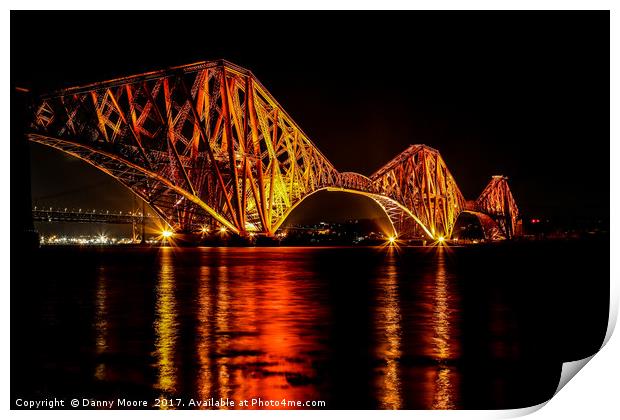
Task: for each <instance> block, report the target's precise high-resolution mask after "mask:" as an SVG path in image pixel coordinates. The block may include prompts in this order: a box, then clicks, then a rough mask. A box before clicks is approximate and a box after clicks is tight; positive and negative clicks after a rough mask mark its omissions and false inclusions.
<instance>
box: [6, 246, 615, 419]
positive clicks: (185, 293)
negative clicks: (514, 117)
mask: <svg viewBox="0 0 620 420" xmlns="http://www.w3.org/2000/svg"><path fill="white" fill-rule="evenodd" d="M25 257H27V258H28V260H27V261H26V262H25V263H21V264H19V266H15V263H14V264H13V266H12V279H11V286H12V290H11V397H12V404H13V407H14V408H16V407H15V400H16V399H17V398H30V399H37V398H53V397H57V398H80V399H81V398H93V399H117V398H128V399H147V400H148V401H149V404H150V405H152V403H153V401H154V399H155V398H172V399H176V398H180V399H181V400H182V401H183V402H185V403H187V401H188V400H189V399H190V398H194V399H196V400H206V399H209V398H215V399H218V398H224V399H226V398H229V399H232V400H243V399H252V398H261V399H263V400H282V399H287V400H300V401H304V402H305V401H307V400H322V401H325V406H326V408H352V409H364V408H386V409H392V408H401V409H454V408H477V409H485V408H514V407H523V406H529V405H533V404H538V403H540V402H542V401H545V400H546V399H548V398H550V397H551V396H552V395H553V392H554V390H555V388H556V386H557V382H558V379H559V374H560V369H561V362H562V361H563V360H573V359H577V358H582V357H585V356H588V355H590V354H592V353H593V352H595V351H596V350H597V349H598V348H599V346H600V344H601V342H602V339H603V336H604V333H605V328H606V322H607V312H608V302H609V296H608V290H609V289H608V287H609V271H608V267H609V242H608V241H585V242H555V243H523V244H519V243H515V244H503V245H493V246H479V247H472V248H456V247H451V248H449V249H445V248H401V249H400V250H395V249H390V248H150V249H144V248H131V249H121V248H101V249H97V248H83V249H79V248H64V249H63V248H44V249H41V250H39V251H38V252H36V253H34V254H27V255H25ZM14 261H15V260H14ZM173 403H175V404H176V401H174V402H173Z"/></svg>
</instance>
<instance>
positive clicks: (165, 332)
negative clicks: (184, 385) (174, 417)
mask: <svg viewBox="0 0 620 420" xmlns="http://www.w3.org/2000/svg"><path fill="white" fill-rule="evenodd" d="M160 251H161V255H160V270H159V273H158V284H157V289H156V303H155V313H156V320H155V356H156V358H157V368H158V381H157V385H156V387H157V389H158V390H160V391H161V392H162V395H161V398H166V397H167V395H168V394H171V393H174V392H175V391H176V385H177V377H176V373H177V372H176V367H175V364H174V353H175V345H176V340H177V333H178V332H177V326H178V325H177V319H176V318H177V303H176V298H175V273H174V271H175V270H174V261H173V255H172V253H173V250H172V248H169V247H163V248H161V250H160Z"/></svg>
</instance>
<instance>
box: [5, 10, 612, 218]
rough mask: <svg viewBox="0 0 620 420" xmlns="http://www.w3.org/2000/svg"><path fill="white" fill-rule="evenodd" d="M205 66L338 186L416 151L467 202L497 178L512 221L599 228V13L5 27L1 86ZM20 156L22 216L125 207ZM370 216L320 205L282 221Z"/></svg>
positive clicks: (603, 149)
mask: <svg viewBox="0 0 620 420" xmlns="http://www.w3.org/2000/svg"><path fill="white" fill-rule="evenodd" d="M218 58H225V59H227V60H230V61H232V62H234V63H236V64H239V65H241V66H243V67H246V68H248V69H250V70H251V71H252V72H253V73H254V74H255V75H256V76H257V77H258V78H259V80H261V82H262V83H263V84H264V85H265V86H266V87H267V88H268V89H269V90H270V91H271V93H272V94H273V95H274V97H275V98H277V100H278V101H279V102H280V103H281V104H282V105H283V107H284V108H285V109H286V110H287V111H288V112H289V114H290V115H291V116H292V117H293V118H294V119H295V121H296V122H297V123H298V124H299V125H300V126H301V127H302V128H303V130H304V131H305V132H306V133H307V134H308V135H309V136H310V138H311V139H312V140H313V141H314V143H315V144H316V145H317V146H318V148H319V149H320V150H321V151H322V152H323V153H324V154H325V155H326V156H327V157H328V158H329V159H330V160H331V161H332V163H333V164H334V165H335V166H336V167H337V168H338V169H339V170H341V171H356V172H360V173H362V174H366V175H370V174H371V173H372V172H374V171H375V170H377V169H378V168H380V167H381V166H382V165H384V164H385V163H387V162H388V161H389V160H390V159H391V158H393V157H394V156H395V155H396V154H398V153H399V152H401V151H402V150H403V149H404V148H406V147H407V146H408V145H409V144H416V143H424V144H427V145H430V146H431V147H434V148H436V149H438V150H439V151H440V152H441V154H442V156H443V158H444V160H445V161H446V163H447V165H448V167H449V168H450V170H451V172H452V174H453V175H454V177H455V179H456V180H457V183H458V185H459V187H460V188H461V190H462V192H463V194H464V195H465V196H466V198H468V199H475V198H476V197H477V196H478V194H479V193H480V192H481V191H482V189H483V188H484V187H485V185H486V184H487V182H488V181H489V179H490V177H491V176H492V175H496V174H503V175H506V176H508V177H509V178H510V181H509V182H510V186H511V189H512V191H513V193H514V195H515V198H516V200H517V203H518V205H519V207H520V209H521V210H522V213H524V214H525V215H526V217H527V216H528V215H531V216H532V217H543V218H544V217H546V218H553V219H556V220H562V221H564V222H565V223H568V224H570V223H572V222H574V221H575V220H586V221H593V222H598V223H600V222H599V221H602V223H604V224H607V223H608V220H609V13H608V12H606V11H602V12H596V11H591V12H561V11H556V12H525V11H523V12H476V11H468V12H404V11H394V12H376V11H373V12H268V11H262V12H212V11H201V12H197V11H193V12H169V11H166V12H145V11H141V12H122V13H121V12H12V13H11V84H12V86H23V87H27V88H29V89H33V90H34V92H41V91H46V90H49V89H53V88H60V87H68V86H71V85H76V84H82V83H87V82H93V81H99V80H105V79H109V78H114V77H118V76H123V75H128V74H134V73H140V72H144V71H150V70H155V69H161V68H165V67H167V66H175V65H181V64H186V63H191V62H195V61H201V60H212V59H218ZM11 141H12V142H13V143H15V142H20V141H22V138H21V137H20V136H13V138H12V140H11ZM13 150H16V151H18V150H19V147H14V148H13ZM31 155H32V177H33V182H32V184H33V185H32V188H33V189H32V194H33V199H34V201H35V204H37V203H38V204H41V205H54V206H76V207H93V208H95V207H96V208H107V209H119V210H126V209H129V208H131V207H132V198H131V194H130V193H129V192H126V191H124V190H123V188H122V187H121V186H120V185H118V184H116V182H115V181H114V180H111V179H108V178H107V177H106V176H105V175H103V174H100V173H99V172H98V171H97V170H95V169H93V168H91V167H89V166H88V165H86V164H84V163H82V162H79V161H77V160H75V159H72V158H69V157H65V156H62V155H61V154H60V153H59V152H56V151H52V150H48V149H46V148H45V147H44V146H39V145H32V146H31ZM13 158H14V159H16V156H15V154H14V155H13ZM19 159H21V160H20V162H23V156H22V157H20V158H19ZM12 167H15V165H12ZM12 179H13V181H14V185H13V186H14V187H17V188H18V190H22V191H23V190H24V187H26V186H27V184H26V185H24V184H25V182H24V178H23V177H19V179H16V176H13V177H12ZM15 184H17V185H15ZM13 191H15V188H14V189H13ZM373 209H374V210H373ZM372 214H374V215H376V216H378V215H380V212H378V211H376V208H375V207H374V205H373V204H372V203H371V201H370V200H368V199H365V198H363V197H351V195H339V194H333V193H330V194H327V193H324V194H317V195H316V197H314V198H311V199H309V200H308V201H307V202H305V203H304V205H302V206H300V207H299V209H298V210H297V211H296V212H295V213H294V214H293V218H294V219H295V218H298V219H299V218H301V219H304V218H322V219H325V218H327V219H338V218H347V217H358V216H368V215H372Z"/></svg>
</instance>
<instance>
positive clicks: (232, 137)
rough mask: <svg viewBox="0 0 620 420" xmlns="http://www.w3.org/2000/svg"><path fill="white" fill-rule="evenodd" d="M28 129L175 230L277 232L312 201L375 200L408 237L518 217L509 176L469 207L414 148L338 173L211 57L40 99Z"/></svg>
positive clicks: (496, 228) (261, 94) (253, 83)
mask: <svg viewBox="0 0 620 420" xmlns="http://www.w3.org/2000/svg"><path fill="white" fill-rule="evenodd" d="M31 115H32V120H31V123H30V126H29V129H28V131H27V133H26V136H27V138H28V139H29V140H30V141H32V142H36V143H41V144H44V145H47V146H49V147H52V148H55V149H58V150H61V151H62V152H64V153H67V154H70V155H72V156H75V157H78V158H80V159H82V160H84V161H86V162H88V163H90V164H91V165H93V166H95V167H96V168H98V169H100V170H101V171H103V172H105V173H107V174H108V175H110V176H112V177H114V178H115V179H117V180H118V181H119V182H120V183H122V184H123V185H125V186H126V187H127V188H129V189H130V190H131V191H133V193H135V194H136V195H137V196H138V197H140V198H141V199H142V200H144V201H145V202H146V203H147V204H148V205H149V206H150V207H151V208H152V209H153V211H154V212H155V213H157V215H158V216H159V217H161V218H162V219H163V220H164V221H165V222H166V223H167V224H168V225H169V226H170V227H171V228H172V229H173V230H175V231H184V232H192V231H200V230H201V229H202V228H203V227H204V226H205V225H206V226H212V225H213V224H219V225H221V226H225V227H226V228H228V229H229V230H231V231H232V232H235V233H237V234H239V235H246V234H249V233H255V234H264V235H269V236H270V235H274V234H275V232H276V231H277V230H278V228H279V227H280V226H281V225H282V223H283V222H284V221H285V220H286V218H287V216H288V215H289V214H290V212H291V211H292V210H293V209H294V208H295V207H296V206H297V205H299V204H300V203H301V202H302V201H303V200H304V199H306V198H307V197H309V196H310V195H312V194H314V193H316V192H318V191H322V190H329V191H345V192H349V193H353V194H361V195H364V196H367V197H369V198H371V199H372V200H374V201H375V202H376V203H378V204H379V206H380V207H381V208H382V209H383V210H384V211H385V213H386V215H387V216H388V218H389V220H390V222H391V223H392V227H393V228H394V233H395V234H396V235H398V236H400V237H407V236H411V237H415V236H427V237H429V238H432V239H438V238H440V237H443V238H449V237H450V236H451V234H452V230H453V228H454V225H455V223H456V220H457V218H458V216H459V215H460V214H461V213H462V212H469V213H472V214H474V215H476V216H477V217H478V218H479V219H480V221H481V224H482V226H483V230H484V232H485V235H486V236H487V237H488V238H490V239H500V238H511V237H512V236H513V235H514V232H515V226H516V221H517V218H518V215H519V211H518V207H517V205H516V202H515V200H514V198H513V196H512V193H511V191H510V188H509V186H508V182H507V178H506V177H504V176H493V177H492V179H491V181H490V182H489V184H488V185H487V186H486V188H485V189H484V190H483V192H482V193H481V195H480V196H479V197H478V199H476V200H474V201H467V200H466V199H465V198H464V197H463V194H462V193H461V191H460V190H459V188H458V186H457V184H456V181H455V180H454V178H453V176H452V174H451V173H450V171H449V170H448V168H447V166H446V163H445V162H444V160H443V158H442V157H441V155H440V154H439V152H438V151H437V150H435V149H433V148H431V147H428V146H426V145H421V144H415V145H411V146H410V147H408V148H407V149H406V150H404V151H403V152H402V153H400V154H399V155H398V156H396V157H395V158H394V159H392V160H391V161H390V162H388V163H387V164H386V165H385V166H383V167H382V168H380V169H379V170H378V171H376V172H375V173H373V174H372V175H370V176H364V175H361V174H358V173H353V172H339V171H338V170H337V169H336V168H335V167H334V165H332V163H331V162H330V161H329V160H328V159H327V158H326V157H325V156H324V155H323V154H322V153H321V152H320V150H319V149H318V148H317V147H316V146H315V144H314V143H313V142H312V141H311V140H310V138H309V137H308V136H307V135H306V134H305V133H304V132H303V131H302V129H301V128H300V127H299V126H298V125H297V124H296V123H295V121H294V120H293V119H292V118H291V117H290V116H289V114H287V112H286V111H285V110H284V108H283V107H282V106H281V105H280V104H279V103H278V102H277V101H276V99H275V98H274V97H273V96H272V95H271V94H270V93H269V91H268V90H267V89H266V88H265V87H264V86H263V85H262V84H261V83H260V82H259V81H258V80H257V79H256V77H255V76H254V75H253V74H252V73H251V72H250V71H249V70H247V69H244V68H242V67H239V66H237V65H235V64H232V63H230V62H228V61H225V60H218V61H205V62H199V63H194V64H190V65H185V66H179V67H173V68H168V69H165V70H161V71H154V72H149V73H144V74H140V75H135V76H129V77H123V78H119V79H114V80H109V81H105V82H99V83H93V84H90V85H86V86H80V87H74V88H69V89H63V90H60V91H56V92H52V93H49V94H45V95H42V96H39V97H37V98H35V102H34V105H33V107H32V113H31Z"/></svg>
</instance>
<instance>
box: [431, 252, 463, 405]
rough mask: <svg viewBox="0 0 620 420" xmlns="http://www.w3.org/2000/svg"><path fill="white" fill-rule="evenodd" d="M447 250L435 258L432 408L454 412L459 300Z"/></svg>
mask: <svg viewBox="0 0 620 420" xmlns="http://www.w3.org/2000/svg"><path fill="white" fill-rule="evenodd" d="M446 252H447V251H446V249H445V248H444V247H443V246H440V247H438V248H437V251H436V256H435V266H436V275H435V284H434V287H433V288H432V289H433V290H434V296H433V317H432V328H433V338H432V342H433V349H432V354H433V357H434V358H435V360H436V361H437V363H438V364H437V367H436V368H435V370H434V372H432V374H431V378H432V379H431V378H429V379H431V380H432V381H433V391H432V395H433V399H432V404H431V408H433V409H437V410H447V409H454V408H457V407H456V398H455V396H456V395H457V392H456V389H455V387H456V386H457V385H456V380H455V378H454V377H455V376H456V374H455V372H454V368H453V367H452V366H451V363H452V361H453V360H454V359H455V358H457V357H458V355H459V347H458V341H457V340H456V339H455V338H454V329H455V322H454V320H455V311H456V307H455V298H454V296H453V292H452V287H451V285H450V280H451V276H450V277H449V276H448V274H447V271H446Z"/></svg>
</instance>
